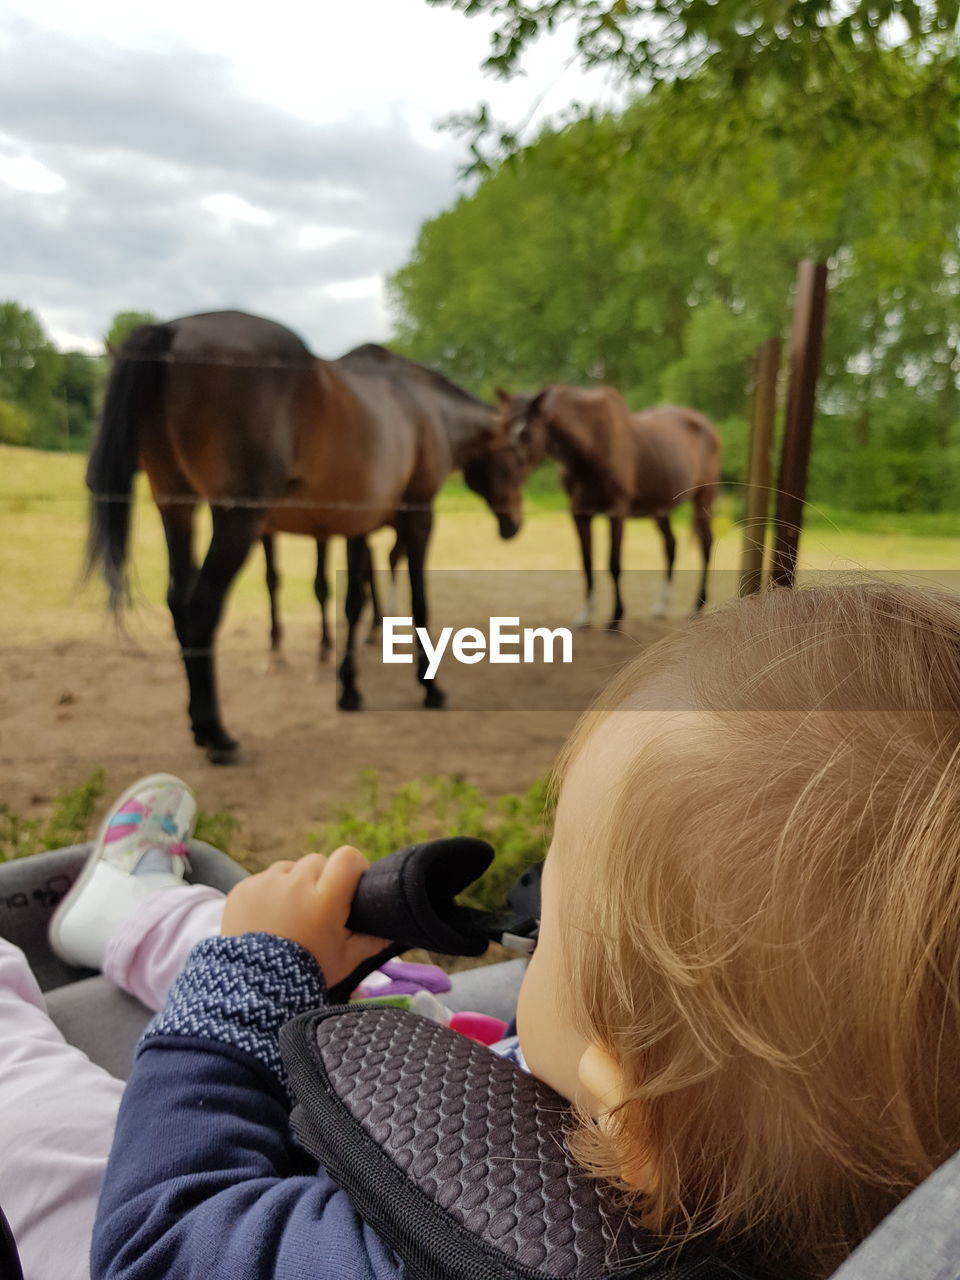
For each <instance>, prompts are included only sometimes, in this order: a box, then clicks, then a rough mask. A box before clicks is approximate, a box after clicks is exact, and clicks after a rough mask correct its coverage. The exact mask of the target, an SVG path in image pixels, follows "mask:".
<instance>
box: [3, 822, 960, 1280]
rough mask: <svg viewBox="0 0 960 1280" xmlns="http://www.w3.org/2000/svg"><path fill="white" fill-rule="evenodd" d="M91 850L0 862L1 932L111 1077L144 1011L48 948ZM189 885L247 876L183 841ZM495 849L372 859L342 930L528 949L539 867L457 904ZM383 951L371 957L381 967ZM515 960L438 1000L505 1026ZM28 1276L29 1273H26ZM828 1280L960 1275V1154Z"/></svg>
mask: <svg viewBox="0 0 960 1280" xmlns="http://www.w3.org/2000/svg"><path fill="white" fill-rule="evenodd" d="M90 849H91V846H90V845H88V844H87V845H75V846H72V847H70V848H65V849H58V850H54V851H52V852H47V853H41V854H36V855H34V856H32V857H29V858H23V859H19V860H16V861H13V862H7V863H3V864H0V937H3V938H6V939H7V940H8V941H10V942H13V943H14V944H15V945H16V946H18V947H20V948H21V950H22V951H23V952H24V953H25V955H26V957H27V959H28V961H29V963H30V967H31V969H32V970H33V972H34V974H35V976H36V978H37V982H38V983H39V985H40V987H41V989H42V990H43V992H44V995H45V999H46V1002H47V1008H48V1011H49V1014H50V1016H51V1018H52V1020H53V1022H54V1023H55V1024H56V1026H57V1027H58V1028H59V1029H60V1031H61V1033H62V1034H63V1036H64V1038H65V1039H66V1040H67V1041H68V1042H69V1043H71V1044H73V1045H75V1046H76V1047H77V1048H79V1049H81V1050H82V1051H83V1052H84V1053H85V1054H87V1056H88V1057H89V1058H90V1059H91V1060H92V1061H93V1062H95V1063H97V1064H98V1065H100V1066H102V1067H104V1068H105V1069H106V1070H107V1071H109V1072H110V1073H111V1074H112V1075H114V1076H116V1077H118V1078H120V1079H125V1078H126V1077H127V1075H128V1073H129V1070H130V1067H131V1065H132V1061H133V1051H134V1047H135V1045H136V1042H137V1040H138V1039H139V1037H140V1035H141V1034H142V1032H143V1031H144V1029H145V1027H146V1024H147V1022H148V1021H149V1019H150V1017H151V1016H152V1015H151V1014H150V1012H149V1011H148V1010H147V1009H146V1008H145V1007H144V1006H143V1005H141V1004H140V1003H139V1001H137V1000H136V999H135V998H134V997H132V996H130V995H127V994H126V993H124V992H121V991H119V990H118V989H117V988H116V987H114V986H113V985H112V984H111V983H109V982H108V981H107V980H106V979H105V978H103V977H102V976H101V975H99V974H96V973H92V972H84V971H83V970H78V969H73V968H70V967H68V966H66V965H65V964H63V962H62V961H61V960H59V959H58V957H57V956H55V955H54V954H53V952H52V951H51V950H50V948H49V946H48V944H47V925H48V922H49V919H50V917H51V915H52V914H53V911H54V909H55V907H56V905H57V903H58V902H59V901H60V899H61V898H62V897H63V895H64V894H65V893H66V891H67V890H68V889H69V887H70V885H71V884H72V883H73V881H74V880H75V879H76V877H77V875H78V874H79V872H80V869H81V868H82V867H83V865H84V863H85V861H86V859H87V857H88V855H89V853H90ZM189 849H190V863H191V870H190V873H189V875H188V879H189V880H190V881H192V882H193V883H199V884H207V885H211V886H213V887H214V888H216V889H219V890H221V891H222V892H224V893H226V892H228V891H229V890H230V889H231V888H232V887H233V886H234V885H235V884H236V883H237V882H238V881H239V880H241V879H242V878H243V877H244V876H245V875H246V874H247V873H246V872H245V871H244V870H243V869H242V868H241V867H239V866H238V865H237V864H236V863H235V862H233V861H232V859H230V858H228V857H227V856H226V855H225V854H223V853H220V852H219V851H218V850H216V849H214V848H212V847H211V846H210V845H208V844H204V843H203V842H202V841H192V842H191V843H190V846H189ZM492 857H493V851H492V850H491V849H490V847H489V846H488V845H486V844H485V843H484V842H482V841H479V840H467V839H456V838H454V839H448V840H439V841H432V842H429V843H428V844H423V845H416V846H413V847H411V848H409V849H404V850H400V851H398V852H397V853H395V854H392V855H391V856H390V857H389V858H385V859H384V860H383V861H382V862H379V863H376V864H375V865H374V866H373V867H372V868H371V869H370V871H368V872H367V874H366V875H365V876H364V878H363V880H362V881H361V885H360V889H359V890H358V893H357V897H356V899H355V901H354V907H353V912H352V914H351V917H350V921H349V924H350V926H351V927H352V928H354V929H357V930H360V931H362V932H367V933H372V934H375V935H377V936H380V937H391V938H395V939H396V946H395V947H393V948H391V950H390V952H389V954H391V955H396V954H399V953H400V952H401V951H403V950H407V949H409V948H411V947H423V948H425V949H427V950H430V951H434V952H438V953H444V954H448V955H466V956H478V955H482V954H483V952H484V951H485V950H486V948H487V946H488V945H489V943H490V942H491V941H503V942H505V943H506V944H507V945H509V946H512V947H513V948H514V949H516V950H520V951H523V950H527V951H529V950H532V948H533V943H534V940H535V937H536V932H537V927H538V919H539V901H540V877H539V868H538V867H537V868H533V869H531V871H529V872H527V873H525V875H524V876H522V877H521V879H520V880H519V881H518V882H517V884H516V885H515V886H514V888H513V890H512V891H511V893H510V895H509V896H508V901H507V903H506V904H505V907H504V910H503V911H502V912H484V911H477V910H474V909H471V908H469V907H465V906H462V905H460V904H459V903H458V902H457V900H456V899H457V895H459V894H460V893H461V892H462V891H463V890H464V889H465V888H467V886H468V885H470V884H471V883H473V881H474V880H476V879H477V878H478V877H479V876H480V875H482V874H483V872H484V871H485V870H486V868H487V866H488V865H489V863H490V861H491V860H492ZM386 958H387V954H386V953H384V954H381V955H380V956H377V957H375V959H374V960H373V961H371V962H370V969H371V970H372V968H373V967H374V966H375V965H379V964H382V963H383V962H384V960H385V959H386ZM524 968H525V961H524V960H523V959H517V960H509V961H504V962H502V963H499V964H495V965H490V966H486V967H482V968H476V969H470V970H467V971H466V972H464V973H461V974H457V975H455V978H454V984H453V989H452V991H451V992H449V993H448V994H446V995H445V996H444V1000H445V1002H446V1003H447V1004H448V1005H449V1006H450V1007H451V1008H452V1009H453V1010H454V1011H456V1010H458V1009H460V1010H462V1009H473V1010H478V1011H480V1012H483V1013H487V1014H489V1015H491V1016H492V1017H495V1018H501V1019H502V1020H504V1021H510V1019H511V1018H512V1015H513V1009H514V1007H515V1004H516V996H517V991H518V990H519V986H520V980H521V978H522V976H523V970H524ZM0 1276H2V1278H3V1280H22V1272H21V1271H20V1267H19V1263H18V1261H17V1254H16V1245H15V1242H14V1240H13V1237H12V1234H11V1233H10V1230H9V1227H8V1225H7V1223H6V1220H5V1219H4V1217H3V1214H2V1209H0ZM28 1280H29V1278H28ZM834 1280H960V1153H958V1154H957V1155H955V1156H954V1157H952V1158H951V1159H950V1160H949V1161H947V1163H946V1164H944V1165H943V1166H942V1167H941V1168H940V1169H938V1170H937V1171H936V1172H935V1173H934V1174H933V1175H932V1176H931V1177H930V1178H928V1179H927V1181H926V1182H925V1183H924V1184H923V1185H922V1186H921V1187H919V1188H917V1190H916V1191H914V1192H913V1193H912V1194H911V1195H910V1196H909V1197H908V1198H907V1199H906V1200H905V1201H904V1202H903V1204H901V1205H900V1206H899V1207H898V1208H897V1209H896V1210H895V1211H894V1212H893V1213H892V1214H891V1215H890V1216H889V1217H888V1218H887V1219H886V1220H885V1221H884V1222H883V1223H882V1224H881V1225H880V1226H879V1227H878V1228H877V1230H876V1231H874V1232H873V1234H872V1235H871V1236H869V1237H868V1239H867V1240H865V1241H864V1242H863V1244H862V1245H861V1246H860V1247H859V1248H858V1249H857V1250H856V1252H855V1253H854V1254H853V1255H852V1256H851V1257H850V1258H849V1259H848V1260H847V1261H846V1262H845V1263H844V1264H843V1265H842V1266H841V1267H840V1269H839V1270H838V1271H837V1272H836V1273H835V1277H834Z"/></svg>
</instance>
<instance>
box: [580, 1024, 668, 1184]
mask: <svg viewBox="0 0 960 1280" xmlns="http://www.w3.org/2000/svg"><path fill="white" fill-rule="evenodd" d="M577 1075H578V1076H579V1078H580V1083H581V1085H582V1086H583V1089H584V1092H585V1093H586V1094H587V1095H588V1096H589V1097H590V1099H591V1105H590V1107H589V1111H590V1114H591V1115H592V1116H593V1117H594V1119H595V1120H596V1121H597V1123H598V1125H599V1126H600V1128H601V1129H603V1128H604V1121H605V1120H606V1118H607V1117H608V1115H609V1113H610V1112H611V1111H614V1110H615V1109H616V1108H617V1107H619V1106H620V1105H621V1103H622V1102H623V1101H624V1100H625V1088H624V1079H623V1071H622V1070H621V1067H620V1064H619V1063H618V1062H617V1060H616V1058H614V1057H612V1056H611V1054H609V1053H607V1051H606V1049H601V1048H600V1046H599V1045H596V1044H590V1045H587V1047H586V1049H584V1051H583V1053H582V1054H581V1056H580V1064H579V1066H578V1068H577ZM635 1105H636V1104H634V1106H635ZM610 1136H611V1138H612V1134H611V1135H610ZM625 1136H626V1135H619V1140H617V1139H613V1141H614V1143H615V1148H616V1149H617V1152H618V1154H619V1155H620V1156H621V1161H622V1163H621V1170H620V1176H621V1177H622V1178H623V1181H624V1182H625V1183H626V1184H627V1185H628V1186H630V1187H633V1188H635V1189H636V1190H637V1191H646V1192H648V1193H651V1194H652V1193H654V1192H655V1191H656V1190H657V1188H658V1186H659V1183H660V1168H659V1159H658V1156H659V1152H657V1151H656V1150H655V1148H654V1146H653V1144H652V1143H651V1142H650V1140H649V1138H648V1137H646V1136H644V1138H643V1139H642V1140H638V1139H637V1135H634V1138H635V1141H634V1142H633V1143H631V1144H630V1145H631V1149H630V1150H623V1147H624V1142H623V1138H624V1137H625ZM628 1141H629V1139H628Z"/></svg>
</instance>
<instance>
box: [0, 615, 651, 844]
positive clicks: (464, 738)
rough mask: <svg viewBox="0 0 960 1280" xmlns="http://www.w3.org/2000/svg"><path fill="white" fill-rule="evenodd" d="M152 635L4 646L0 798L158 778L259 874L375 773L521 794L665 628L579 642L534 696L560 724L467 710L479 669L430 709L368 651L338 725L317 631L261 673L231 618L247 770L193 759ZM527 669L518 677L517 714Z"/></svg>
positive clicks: (112, 788)
mask: <svg viewBox="0 0 960 1280" xmlns="http://www.w3.org/2000/svg"><path fill="white" fill-rule="evenodd" d="M158 621H159V620H158ZM159 629H160V628H159V627H158V626H157V627H153V628H151V636H150V639H149V642H148V643H147V644H146V645H144V644H142V643H141V644H136V645H135V644H132V643H130V642H129V641H128V642H124V641H122V640H121V639H120V638H113V637H110V636H107V637H106V638H104V639H102V640H95V639H90V638H78V639H61V640H56V639H55V638H53V637H51V642H50V643H48V644H46V645H23V646H17V645H16V644H9V643H7V644H5V645H4V647H3V654H2V661H3V668H4V670H3V680H2V682H0V769H2V785H0V799H3V800H4V801H6V802H7V803H9V804H11V805H12V806H13V807H14V808H15V809H16V810H17V811H18V812H20V813H23V814H25V815H27V816H36V815H39V814H42V813H44V812H46V811H47V810H48V809H49V807H50V804H51V802H52V800H53V797H54V795H55V794H56V793H57V792H58V791H59V790H61V789H63V788H65V787H69V786H74V785H77V784H78V783H80V782H82V781H84V780H85V779H86V778H87V777H89V775H90V773H91V771H92V770H93V769H94V768H95V767H96V766H98V765H102V766H103V767H104V768H105V769H106V771H107V780H108V791H109V792H110V793H111V794H116V793H117V792H118V791H120V790H121V789H122V788H123V787H125V786H126V785H127V784H128V783H129V782H130V781H131V780H132V779H134V778H136V777H137V776H139V775H140V774H143V773H148V772H152V771H155V770H160V769H162V770H170V771H172V772H174V773H178V774H179V775H181V776H182V777H184V778H185V779H187V780H188V781H189V782H190V783H191V784H192V785H193V786H194V787H195V788H196V790H197V792H198V795H199V798H200V801H201V804H202V805H203V807H204V808H205V809H208V810H227V811H228V812H230V813H232V814H233V815H235V816H236V817H237V818H238V819H239V821H240V824H241V828H240V830H241V834H242V842H243V845H244V847H245V848H247V849H249V850H250V851H251V852H252V853H253V854H254V855H255V860H256V861H261V860H262V861H263V862H268V861H272V860H273V859H275V858H278V857H289V856H293V855H296V854H297V853H299V852H301V851H302V849H303V842H304V838H305V835H306V834H307V833H308V832H309V831H312V830H313V831H315V830H317V829H319V828H320V827H322V826H323V824H324V823H325V822H326V821H328V820H329V819H330V817H331V816H332V813H333V811H334V809H335V808H336V807H337V806H339V805H340V804H342V803H343V802H345V801H349V799H350V798H351V796H352V795H353V794H354V793H355V791H356V788H357V784H358V779H359V775H360V773H361V771H362V770H364V769H370V768H374V769H377V770H379V771H380V773H381V776H382V780H383V785H384V790H385V792H389V791H390V790H392V789H393V787H394V786H396V785H399V784H400V783H402V782H404V781H406V780H408V779H409V778H411V777H416V776H422V775H429V774H435V773H457V772H459V773H462V774H464V776H465V777H466V778H467V779H468V780H469V781H471V782H473V783H476V784H477V785H478V786H480V787H481V788H482V789H483V790H484V791H485V792H486V793H488V794H491V795H496V794H500V793H504V792H508V791H515V790H518V789H521V788H525V787H527V786H528V785H529V784H530V783H531V782H533V781H534V780H535V779H536V778H537V777H538V776H540V775H541V774H543V773H544V772H545V771H546V770H547V769H548V768H549V767H550V764H551V762H552V761H553V758H554V756H555V754H556V752H557V749H558V747H559V746H560V744H561V742H562V741H563V738H564V736H565V735H566V733H567V732H568V730H569V728H570V727H571V725H572V724H573V722H574V720H575V719H576V714H577V710H578V709H579V708H581V707H583V706H585V705H586V704H587V703H588V701H589V699H590V697H591V696H592V694H593V693H594V692H595V690H596V689H597V688H598V687H599V686H600V685H601V684H602V683H604V681H605V680H606V679H607V678H608V677H609V675H610V673H611V672H612V671H613V670H615V669H616V668H617V667H618V666H619V665H620V664H621V663H622V662H623V661H625V660H627V659H628V658H629V657H630V656H631V654H632V653H634V652H635V651H636V646H637V645H638V644H643V643H645V642H647V641H649V640H650V639H653V638H655V637H656V636H657V635H659V634H662V633H663V630H664V628H663V626H662V625H657V624H649V623H643V624H634V625H632V626H631V627H630V628H629V630H628V632H627V634H626V635H625V636H621V637H617V636H611V635H609V634H607V633H605V632H602V631H596V632H589V633H580V634H579V635H578V636H577V655H578V663H577V665H576V667H575V668H574V669H573V670H572V671H571V672H568V673H566V675H565V679H564V683H563V686H562V687H563V698H562V699H559V698H558V697H556V696H554V695H552V694H550V695H547V696H545V697H544V702H545V703H546V705H548V706H551V707H556V706H557V705H559V703H560V702H562V703H563V705H564V706H565V708H566V709H564V710H555V709H551V710H530V709H528V710H506V709H503V708H505V707H507V706H512V705H524V703H523V699H522V698H518V700H517V701H516V702H514V701H512V700H511V698H510V696H509V694H508V692H505V693H503V694H502V695H500V694H498V695H497V697H496V699H495V701H496V703H497V707H496V708H494V709H486V710H476V709H475V710H464V709H463V708H464V707H465V706H470V705H473V706H477V705H478V703H482V701H483V697H484V696H487V697H489V692H488V690H487V689H486V687H485V686H486V684H487V682H488V679H489V675H490V671H489V668H480V667H478V668H458V669H456V670H455V671H454V670H449V669H448V670H446V671H445V679H444V684H445V685H446V688H447V693H448V697H449V707H448V709H447V710H445V711H439V712H437V711H426V710H423V709H421V708H420V706H419V703H420V693H419V689H418V688H417V686H416V684H415V682H414V680H413V676H412V673H411V670H410V668H407V667H403V668H391V669H389V670H384V669H382V668H381V669H380V670H379V671H377V670H375V669H374V667H375V665H376V664H375V663H374V659H373V655H372V654H371V653H370V651H368V652H367V653H366V654H365V655H364V658H365V671H364V678H363V681H362V685H363V688H364V691H365V694H366V697H367V702H368V708H369V709H367V710H364V711H362V712H359V713H357V714H346V713H343V712H338V711H337V709H336V702H335V699H336V685H335V676H334V670H333V667H332V665H330V666H326V667H324V668H320V669H318V668H317V666H316V661H315V657H314V654H315V635H316V624H315V622H314V621H313V619H311V618H303V619H302V620H300V619H297V620H295V621H294V622H293V623H292V624H291V625H289V626H288V643H287V658H288V665H287V666H286V668H285V669H283V670H282V671H279V672H272V673H267V672H266V671H265V665H266V664H265V658H264V630H263V626H262V624H261V623H259V622H258V621H256V620H254V619H243V618H241V619H240V620H238V621H237V622H236V623H235V624H233V625H232V626H229V627H227V628H226V631H225V634H224V636H223V638H222V643H221V657H220V678H221V690H222V701H223V707H224V717H225V721H226V723H227V727H228V728H229V729H230V731H231V732H232V733H234V735H235V736H237V737H238V738H240V740H241V743H242V747H243V760H242V762H241V763H240V764H238V765H236V766H232V767H228V768H224V767H217V766H214V765H211V764H209V763H208V762H207V760H206V758H205V757H204V755H203V753H202V752H200V751H198V750H197V749H196V748H195V747H194V746H193V743H192V739H191V737H190V733H189V730H188V725H187V717H186V711H185V706H186V683H185V679H184V676H183V672H182V668H181V666H180V662H179V659H178V656H177V651H176V646H175V643H174V641H173V638H172V636H170V637H169V638H168V639H166V640H164V639H163V637H162V636H161V635H157V634H156V631H157V630H159ZM526 670H527V669H524V672H523V673H521V676H520V677H519V679H520V680H521V681H522V682H523V681H525V683H524V688H523V690H522V692H523V693H524V694H525V695H526V697H527V702H526V705H527V706H528V707H529V706H531V702H530V681H529V678H528V677H525V674H524V673H525V672H526ZM532 705H534V706H536V705H541V704H538V703H537V702H536V699H534V701H533V704H532ZM106 802H107V801H106V799H105V800H104V803H106Z"/></svg>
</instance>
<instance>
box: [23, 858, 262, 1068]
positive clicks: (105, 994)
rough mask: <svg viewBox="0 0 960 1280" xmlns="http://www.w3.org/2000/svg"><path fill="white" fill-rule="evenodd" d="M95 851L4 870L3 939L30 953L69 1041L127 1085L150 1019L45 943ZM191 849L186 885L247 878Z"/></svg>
mask: <svg viewBox="0 0 960 1280" xmlns="http://www.w3.org/2000/svg"><path fill="white" fill-rule="evenodd" d="M92 848H93V846H92V844H81V845H72V846H70V847H69V848H66V849H55V850H52V851H51V852H49V853H37V854H33V855H32V856H31V857H29V858H18V859H16V860H15V861H13V862H4V863H2V864H0V937H2V938H6V939H7V941H8V942H12V943H14V944H15V945H16V946H18V947H19V948H20V949H21V951H23V952H24V954H25V955H26V957H27V961H28V962H29V965H30V968H31V969H32V970H33V973H34V976H35V977H36V979H37V982H38V983H39V984H40V988H41V990H42V991H43V992H44V995H45V997H46V1001H47V1010H48V1012H49V1014H50V1017H51V1019H52V1020H53V1022H54V1023H55V1025H56V1026H57V1027H59V1029H60V1031H61V1033H62V1035H63V1037H64V1039H65V1040H67V1041H68V1042H69V1043H70V1044H72V1045H75V1046H76V1047H77V1048H78V1049H81V1050H82V1051H83V1052H84V1053H85V1054H86V1055H87V1057H88V1058H90V1060H91V1061H92V1062H95V1063H97V1065H98V1066H101V1067H103V1068H104V1069H105V1070H107V1071H109V1072H110V1074H111V1075H113V1076H116V1077H117V1078H118V1079H120V1080H125V1079H126V1078H127V1076H128V1075H129V1074H130V1068H131V1066H132V1065H133V1051H134V1048H135V1047H136V1043H137V1041H138V1040H139V1039H140V1036H141V1034H142V1033H143V1030H144V1028H145V1027H146V1025H147V1022H148V1021H149V1020H150V1018H151V1017H152V1016H153V1015H152V1013H151V1012H150V1010H149V1009H146V1008H145V1007H144V1006H143V1005H142V1004H141V1003H140V1001H139V1000H136V999H134V997H133V996H129V995H127V994H126V993H125V992H123V991H118V990H117V988H116V987H115V986H114V985H113V984H112V983H111V982H108V981H107V979H106V978H104V977H101V976H100V974H95V973H93V972H92V971H91V970H89V969H75V968H73V967H71V966H70V965H67V964H64V963H63V961H62V960H60V959H59V958H58V957H57V956H56V955H54V953H53V952H52V951H51V950H50V944H49V943H48V941H47V925H48V924H49V922H50V917H51V916H52V915H53V912H54V910H55V908H56V906H57V903H58V902H60V900H61V898H62V897H63V896H64V894H65V893H66V892H67V890H68V889H69V888H70V886H71V885H72V884H73V882H74V880H75V879H76V878H77V876H78V875H79V873H80V870H81V868H82V867H83V865H84V863H85V862H86V860H87V858H88V857H89V855H90V852H91V850H92ZM189 849H190V871H189V873H188V875H187V880H188V881H190V882H191V883H193V884H209V885H212V886H213V888H215V889H220V890H222V891H223V892H224V893H226V892H228V891H229V890H230V889H232V888H233V886H234V885H235V884H236V883H237V882H238V881H239V880H242V879H243V878H244V876H245V875H246V874H247V873H246V872H245V871H244V870H243V868H242V867H240V866H238V865H237V863H235V862H234V861H233V860H232V859H231V858H228V857H227V855H226V854H224V853H221V852H220V851H219V849H214V848H213V847H212V845H208V844H204V842H203V841H201V840H193V841H191V842H190V845H189Z"/></svg>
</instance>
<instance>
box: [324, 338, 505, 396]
mask: <svg viewBox="0 0 960 1280" xmlns="http://www.w3.org/2000/svg"><path fill="white" fill-rule="evenodd" d="M339 363H343V364H347V363H370V364H382V365H394V366H396V367H397V368H398V369H400V370H402V371H404V372H407V373H409V372H411V371H412V372H414V373H416V374H418V375H419V376H420V377H421V378H422V379H423V380H424V381H425V382H428V383H430V384H431V385H432V386H433V387H435V388H436V389H437V390H438V391H443V392H445V393H446V394H447V395H449V396H452V397H453V398H454V399H455V400H463V401H464V402H465V403H467V404H471V405H476V406H478V407H479V408H481V409H489V407H490V406H489V405H488V404H487V403H486V402H485V401H484V400H481V399H480V398H479V397H478V396H475V395H471V393H470V392H469V391H465V390H464V389H463V387H461V386H458V385H457V383H455V382H452V381H451V380H450V379H449V378H448V377H447V375H446V374H445V373H441V372H440V370H439V369H433V368H431V367H430V365H426V364H420V362H419V361H418V360H411V359H410V358H409V356H402V355H400V353H399V352H397V351H391V350H390V348H389V347H383V346H381V345H380V344H379V343H378V342H365V343H363V345H362V346H359V347H354V348H353V350H352V351H348V352H347V353H346V355H343V356H341V357H340V361H339Z"/></svg>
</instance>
